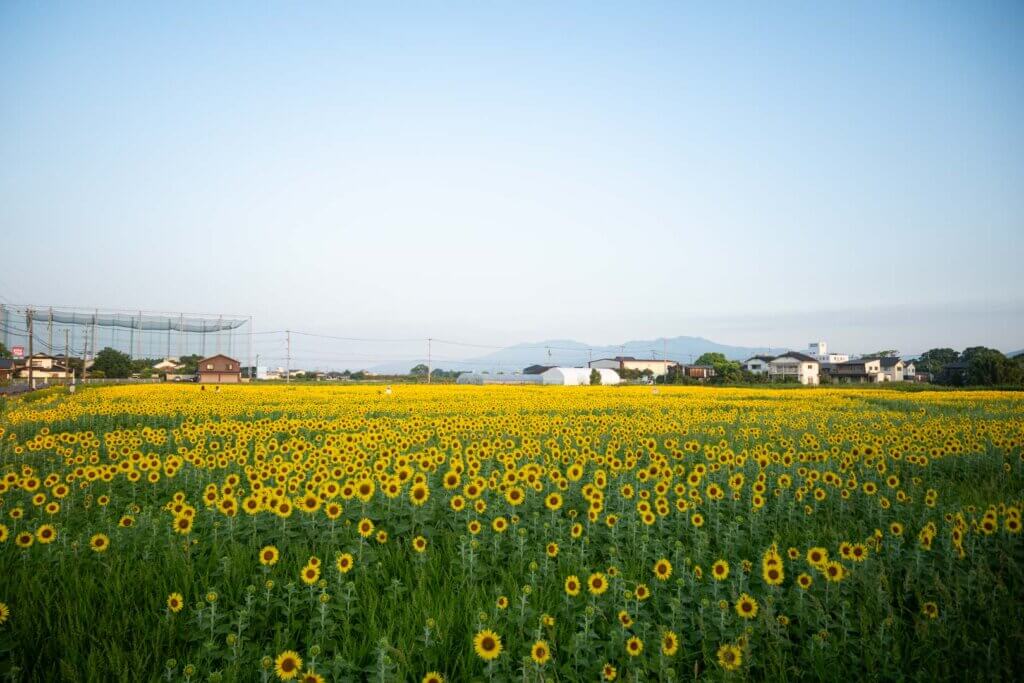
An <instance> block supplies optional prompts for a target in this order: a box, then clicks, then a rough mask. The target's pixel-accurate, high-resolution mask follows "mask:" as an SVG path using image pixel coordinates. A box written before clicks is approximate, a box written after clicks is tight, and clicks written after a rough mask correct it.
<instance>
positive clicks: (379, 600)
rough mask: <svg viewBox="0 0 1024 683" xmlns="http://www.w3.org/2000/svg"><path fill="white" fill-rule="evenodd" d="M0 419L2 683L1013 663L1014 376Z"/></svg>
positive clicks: (177, 401) (835, 673) (542, 676)
mask: <svg viewBox="0 0 1024 683" xmlns="http://www.w3.org/2000/svg"><path fill="white" fill-rule="evenodd" d="M0 410H2V412H0V679H9V680H15V681H21V680H27V681H35V680H70V681H94V680H95V681H113V680H123V681H161V680H163V681H188V682H192V681H278V680H283V681H289V680H294V681H302V682H308V683H317V682H319V681H335V680H338V681H363V680H373V681H413V682H416V683H419V682H431V683H439V682H441V681H473V680H481V681H489V680H494V681H513V680H515V681H600V680H605V681H613V680H623V681H639V680H646V681H671V680H684V679H686V680H692V679H709V680H740V679H751V680H844V679H864V678H870V679H875V680H929V679H938V680H948V679H956V680H984V681H993V680H1015V679H1016V680H1019V679H1020V677H1021V675H1022V672H1024V539H1022V535H1021V507H1022V502H1024V394H1019V393H1001V392H965V391H946V392H927V391H926V392H917V393H907V392H897V391H891V390H886V389H883V388H865V389H823V388H817V389H807V390H804V389H785V390H778V389H777V390H772V389H725V388H718V389H709V388H703V387H676V388H673V387H668V388H662V389H660V390H659V391H652V389H651V388H649V387H647V388H644V387H539V386H528V387H523V386H516V387H502V386H485V387H473V386H468V387H463V386H415V385H410V386H399V387H397V388H396V390H395V392H394V393H393V394H391V395H386V394H385V393H383V392H382V391H381V389H380V388H379V387H373V386H345V387H320V386H301V387H300V386H280V385H278V386H245V385H243V386H225V387H223V388H222V389H221V390H220V391H216V392H215V391H202V390H200V388H199V387H198V386H195V385H189V386H172V385H149V386H113V387H106V388H89V389H86V390H83V391H79V392H78V393H76V394H67V393H64V392H57V391H47V392H37V393H36V394H34V395H31V396H28V397H25V398H21V399H13V400H9V401H7V402H6V403H5V404H4V405H3V407H2V408H0Z"/></svg>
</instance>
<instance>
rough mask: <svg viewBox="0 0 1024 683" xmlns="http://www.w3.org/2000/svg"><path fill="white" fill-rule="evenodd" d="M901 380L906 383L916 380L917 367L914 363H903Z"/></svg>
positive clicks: (909, 361)
mask: <svg viewBox="0 0 1024 683" xmlns="http://www.w3.org/2000/svg"><path fill="white" fill-rule="evenodd" d="M903 379H904V380H906V381H907V382H913V381H915V380H916V379H917V366H916V365H915V364H914V361H912V360H908V361H906V362H904V363H903Z"/></svg>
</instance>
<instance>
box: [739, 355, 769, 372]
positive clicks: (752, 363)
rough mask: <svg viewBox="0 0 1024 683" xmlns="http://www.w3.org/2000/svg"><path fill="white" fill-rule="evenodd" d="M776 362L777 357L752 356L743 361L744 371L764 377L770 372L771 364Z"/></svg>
mask: <svg viewBox="0 0 1024 683" xmlns="http://www.w3.org/2000/svg"><path fill="white" fill-rule="evenodd" d="M773 360H775V356H751V357H750V358H748V359H746V360H745V361H743V369H744V370H746V371H748V372H752V373H754V374H755V375H764V374H767V373H768V371H769V369H770V368H769V365H768V364H769V363H771V362H772V361H773Z"/></svg>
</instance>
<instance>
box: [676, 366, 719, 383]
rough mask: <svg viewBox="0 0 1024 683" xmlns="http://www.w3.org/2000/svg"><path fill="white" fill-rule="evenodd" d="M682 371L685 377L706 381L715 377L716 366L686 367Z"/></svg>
mask: <svg viewBox="0 0 1024 683" xmlns="http://www.w3.org/2000/svg"><path fill="white" fill-rule="evenodd" d="M682 369H683V376H684V377H689V378H690V379H697V380H701V381H704V380H706V379H711V378H712V377H714V376H715V366H713V365H684V366H683V368H682Z"/></svg>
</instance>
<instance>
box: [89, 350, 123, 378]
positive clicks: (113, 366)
mask: <svg viewBox="0 0 1024 683" xmlns="http://www.w3.org/2000/svg"><path fill="white" fill-rule="evenodd" d="M89 372H90V374H94V375H95V373H96V372H102V373H103V376H104V377H128V376H130V375H131V374H132V359H131V358H129V357H128V354H126V353H121V352H120V351H118V350H117V349H112V348H110V347H109V346H108V347H106V348H105V349H103V350H102V351H100V352H99V353H97V354H96V360H95V362H94V363H93V366H92V367H91V368H90V369H89Z"/></svg>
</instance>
